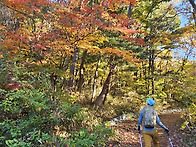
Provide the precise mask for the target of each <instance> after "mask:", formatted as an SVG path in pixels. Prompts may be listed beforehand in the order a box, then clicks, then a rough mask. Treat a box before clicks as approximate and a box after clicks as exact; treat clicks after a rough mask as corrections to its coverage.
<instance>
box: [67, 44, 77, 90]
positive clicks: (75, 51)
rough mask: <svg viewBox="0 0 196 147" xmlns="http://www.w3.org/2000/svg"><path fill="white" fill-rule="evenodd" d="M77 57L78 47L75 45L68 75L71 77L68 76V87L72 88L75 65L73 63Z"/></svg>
mask: <svg viewBox="0 0 196 147" xmlns="http://www.w3.org/2000/svg"><path fill="white" fill-rule="evenodd" d="M77 58H78V48H77V47H75V48H74V53H73V57H72V63H71V65H70V76H71V77H70V78H69V81H68V87H69V89H72V88H73V83H74V76H75V67H76V65H75V64H76V61H77Z"/></svg>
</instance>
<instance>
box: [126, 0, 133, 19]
mask: <svg viewBox="0 0 196 147" xmlns="http://www.w3.org/2000/svg"><path fill="white" fill-rule="evenodd" d="M132 9H133V4H132V3H131V2H130V4H129V10H128V14H127V16H128V18H130V17H131V16H132Z"/></svg>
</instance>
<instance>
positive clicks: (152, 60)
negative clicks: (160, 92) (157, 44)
mask: <svg viewBox="0 0 196 147" xmlns="http://www.w3.org/2000/svg"><path fill="white" fill-rule="evenodd" d="M154 69H155V66H154V50H152V58H151V76H152V79H151V80H152V81H151V82H152V94H154V93H155V84H154V82H155V81H154V78H155V77H154Z"/></svg>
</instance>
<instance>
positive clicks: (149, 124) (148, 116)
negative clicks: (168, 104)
mask: <svg viewBox="0 0 196 147" xmlns="http://www.w3.org/2000/svg"><path fill="white" fill-rule="evenodd" d="M142 125H143V126H144V127H145V128H154V127H155V125H156V111H155V109H154V106H150V105H147V106H145V107H144V112H143V119H142Z"/></svg>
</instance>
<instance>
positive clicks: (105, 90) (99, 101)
mask: <svg viewBox="0 0 196 147" xmlns="http://www.w3.org/2000/svg"><path fill="white" fill-rule="evenodd" d="M116 65H117V64H113V65H111V66H110V72H109V74H108V76H107V79H106V80H105V82H104V85H103V88H102V91H101V93H100V94H99V96H98V97H97V99H96V100H95V101H94V102H93V103H94V104H95V105H96V106H100V105H101V104H103V101H104V96H106V95H107V93H108V92H109V86H110V82H111V78H112V75H113V73H114V69H115V67H116ZM105 99H106V98H105Z"/></svg>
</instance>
